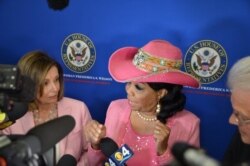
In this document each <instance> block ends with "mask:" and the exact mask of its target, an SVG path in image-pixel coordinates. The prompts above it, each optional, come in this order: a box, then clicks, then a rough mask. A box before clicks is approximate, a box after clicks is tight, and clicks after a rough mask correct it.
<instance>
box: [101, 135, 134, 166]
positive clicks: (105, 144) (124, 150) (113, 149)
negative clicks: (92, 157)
mask: <svg viewBox="0 0 250 166" xmlns="http://www.w3.org/2000/svg"><path fill="white" fill-rule="evenodd" d="M100 149H101V151H102V153H103V154H104V155H105V156H106V157H107V158H108V161H106V162H105V164H104V165H105V166H106V165H111V166H126V163H125V162H126V161H127V160H128V159H130V158H131V157H132V156H133V154H134V153H133V151H132V150H131V149H130V148H129V147H128V145H126V144H124V145H123V146H121V147H120V148H119V147H118V145H117V143H116V142H115V141H114V140H113V139H111V138H109V137H105V138H102V139H101V141H100Z"/></svg>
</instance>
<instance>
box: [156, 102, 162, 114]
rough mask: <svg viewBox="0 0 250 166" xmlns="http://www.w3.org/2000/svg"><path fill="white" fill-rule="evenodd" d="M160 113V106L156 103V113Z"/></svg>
mask: <svg viewBox="0 0 250 166" xmlns="http://www.w3.org/2000/svg"><path fill="white" fill-rule="evenodd" d="M160 111H161V105H160V103H159V102H158V104H157V106H156V113H157V114H159V113H160Z"/></svg>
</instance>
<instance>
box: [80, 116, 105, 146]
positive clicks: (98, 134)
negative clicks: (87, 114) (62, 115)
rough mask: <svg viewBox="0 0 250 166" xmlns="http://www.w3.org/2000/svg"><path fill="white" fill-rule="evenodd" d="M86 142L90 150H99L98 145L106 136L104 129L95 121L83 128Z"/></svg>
mask: <svg viewBox="0 0 250 166" xmlns="http://www.w3.org/2000/svg"><path fill="white" fill-rule="evenodd" d="M84 133H85V137H86V140H87V141H88V142H89V143H91V146H92V148H94V149H100V148H99V143H100V140H101V139H102V138H104V137H105V136H106V127H105V126H104V125H102V124H100V123H99V122H97V121H96V120H91V121H89V122H88V123H87V125H86V126H85V131H84Z"/></svg>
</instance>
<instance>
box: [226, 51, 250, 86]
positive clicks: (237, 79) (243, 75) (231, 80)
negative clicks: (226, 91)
mask: <svg viewBox="0 0 250 166" xmlns="http://www.w3.org/2000/svg"><path fill="white" fill-rule="evenodd" d="M249 82H250V56H247V57H244V58H242V59H240V60H238V61H237V62H236V63H235V64H234V65H233V67H232V68H231V69H230V71H229V74H228V81H227V85H228V87H229V88H230V89H231V90H233V89H236V88H237V89H243V90H250V83H249Z"/></svg>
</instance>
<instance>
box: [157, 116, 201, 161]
mask: <svg viewBox="0 0 250 166" xmlns="http://www.w3.org/2000/svg"><path fill="white" fill-rule="evenodd" d="M180 119H181V120H180V121H178V122H177V123H176V124H175V125H174V126H173V127H172V128H171V134H170V137H169V141H168V149H167V150H166V152H165V153H164V154H163V155H161V156H158V161H159V164H160V165H166V164H169V162H171V161H172V160H173V158H174V157H173V156H172V154H171V148H172V146H173V145H174V144H175V143H176V142H178V141H184V142H186V143H188V144H190V145H193V146H196V147H200V120H199V118H196V117H195V118H194V117H193V116H192V117H191V119H190V118H189V117H187V118H186V117H185V118H180ZM187 122H190V123H187Z"/></svg>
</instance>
